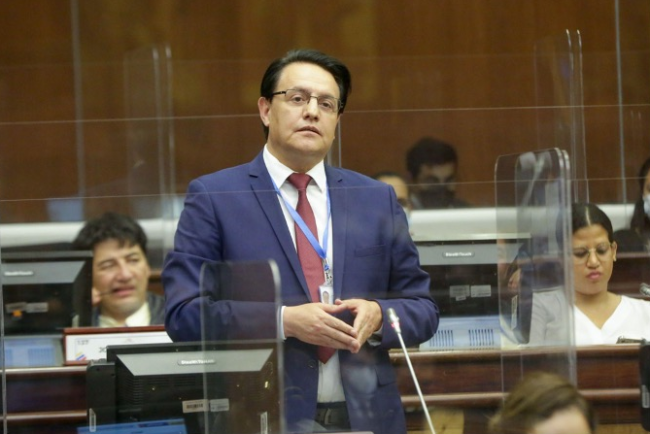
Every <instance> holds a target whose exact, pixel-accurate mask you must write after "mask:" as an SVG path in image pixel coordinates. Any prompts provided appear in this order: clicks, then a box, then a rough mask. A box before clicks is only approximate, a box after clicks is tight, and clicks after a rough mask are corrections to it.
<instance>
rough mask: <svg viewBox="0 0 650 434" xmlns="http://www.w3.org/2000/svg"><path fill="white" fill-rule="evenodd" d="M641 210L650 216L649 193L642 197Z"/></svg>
mask: <svg viewBox="0 0 650 434" xmlns="http://www.w3.org/2000/svg"><path fill="white" fill-rule="evenodd" d="M643 210H644V211H645V215H647V216H648V217H650V194H649V195H647V196H644V197H643Z"/></svg>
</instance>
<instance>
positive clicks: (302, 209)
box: [289, 173, 335, 363]
mask: <svg viewBox="0 0 650 434" xmlns="http://www.w3.org/2000/svg"><path fill="white" fill-rule="evenodd" d="M309 181H311V176H309V175H307V174H304V173H293V174H291V175H290V176H289V182H290V183H291V184H292V185H293V186H294V187H296V189H297V190H298V205H297V206H296V211H298V214H299V215H300V217H302V219H303V220H304V222H305V224H306V225H307V227H308V228H309V230H310V231H311V233H312V234H313V235H314V238H316V240H318V230H317V229H316V218H315V217H314V211H313V210H312V209H311V205H310V204H309V199H307V185H308V184H309ZM295 229H296V250H297V251H298V259H299V260H300V266H301V267H302V272H303V273H304V274H305V280H307V287H308V288H309V294H310V295H311V301H312V302H313V303H318V302H319V301H320V291H319V287H320V285H322V284H323V283H325V275H324V272H323V261H322V259H321V258H320V257H319V256H318V253H316V250H315V249H314V247H313V246H312V245H311V243H310V242H309V240H308V239H307V237H306V236H305V234H303V233H302V230H301V229H300V227H299V226H298V225H297V224H296V225H295ZM334 351H335V350H334V349H333V348H328V347H318V358H319V359H320V361H321V362H323V363H326V362H327V361H328V360H329V358H330V357H332V354H334Z"/></svg>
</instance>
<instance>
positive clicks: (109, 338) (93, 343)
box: [65, 331, 172, 362]
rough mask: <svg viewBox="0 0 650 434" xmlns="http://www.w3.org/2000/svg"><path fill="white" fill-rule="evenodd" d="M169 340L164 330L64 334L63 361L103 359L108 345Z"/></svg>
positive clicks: (156, 342)
mask: <svg viewBox="0 0 650 434" xmlns="http://www.w3.org/2000/svg"><path fill="white" fill-rule="evenodd" d="M171 341H172V340H171V338H170V337H169V335H167V332H165V331H156V332H135V333H129V332H122V333H89V334H85V335H84V334H71V335H67V336H66V345H65V361H66V362H87V361H89V360H98V359H105V358H106V347H107V346H109V345H135V344H162V343H169V342H171Z"/></svg>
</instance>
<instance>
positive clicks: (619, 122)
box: [0, 0, 650, 221]
mask: <svg viewBox="0 0 650 434" xmlns="http://www.w3.org/2000/svg"><path fill="white" fill-rule="evenodd" d="M71 4H75V3H70V2H69V1H67V0H32V1H30V2H10V3H3V4H2V5H0V32H1V36H2V38H0V156H2V158H1V159H0V160H1V161H0V185H2V191H0V199H4V200H8V199H34V198H38V199H42V198H48V197H55V196H71V195H75V194H76V193H77V192H78V191H79V190H80V188H79V185H78V182H79V181H78V179H79V178H78V177H79V176H81V179H84V180H85V182H86V186H87V187H88V188H90V189H91V191H102V190H101V187H102V186H104V185H107V184H110V185H112V186H113V187H114V189H113V190H112V191H113V193H114V194H126V192H127V191H128V190H127V189H124V188H126V187H119V185H120V181H122V182H121V184H122V185H125V183H124V182H123V181H124V179H125V178H126V177H127V176H128V173H129V170H131V168H129V163H128V161H127V162H126V163H125V155H124V154H125V147H128V146H129V141H128V137H127V133H126V128H125V122H124V121H125V119H124V118H125V116H126V110H125V81H124V57H125V53H128V52H130V51H132V50H135V49H140V48H142V47H148V46H152V45H159V46H160V45H167V46H168V47H169V48H170V50H171V53H172V70H173V75H172V79H171V82H170V86H171V89H172V92H173V93H172V101H173V112H172V116H173V126H174V141H175V149H176V152H175V161H176V173H177V177H176V181H177V183H176V186H175V190H176V191H178V192H183V191H184V190H185V186H186V185H187V183H188V182H189V180H190V179H192V178H194V177H196V176H198V175H200V174H203V173H207V172H211V171H214V170H218V169H220V168H223V167H227V166H230V165H233V164H238V163H242V162H245V161H247V160H249V159H250V158H251V157H252V156H254V155H255V154H256V153H257V152H258V151H259V149H261V146H262V144H263V135H262V133H261V129H260V124H259V120H258V119H257V108H256V100H257V98H258V94H259V81H260V79H261V76H262V73H263V71H264V69H265V68H266V66H267V65H268V63H269V62H270V60H272V59H273V58H275V57H278V56H280V55H282V54H283V53H284V52H286V51H287V50H288V49H290V48H294V47H314V48H318V49H322V50H323V51H325V52H328V53H330V54H332V55H335V56H337V57H339V58H341V59H342V60H344V61H345V62H346V63H347V64H348V65H349V66H350V68H351V70H352V73H353V93H352V95H351V99H350V102H349V105H348V107H347V108H346V113H345V114H344V117H343V120H342V134H343V136H342V137H343V153H342V161H343V164H344V166H345V167H348V168H350V169H353V170H357V171H360V172H363V173H367V174H372V173H374V172H376V171H378V170H383V169H391V170H397V171H400V172H404V171H405V167H404V156H405V153H406V150H407V149H408V147H409V146H410V144H411V143H413V142H415V141H416V140H417V139H418V138H419V137H421V136H423V135H432V136H436V137H440V138H443V139H445V140H448V141H449V142H451V143H453V144H454V145H455V146H456V147H457V148H458V151H459V155H460V161H461V165H462V166H461V168H460V179H461V180H462V182H463V183H464V184H463V185H461V186H460V187H459V193H462V195H463V196H465V197H466V198H467V199H468V200H470V202H472V203H476V204H488V203H489V200H488V199H486V198H487V197H489V196H491V195H489V194H486V191H488V192H489V187H488V185H489V184H490V182H492V177H493V165H494V161H495V159H496V156H498V155H500V154H505V153H513V152H521V151H525V150H530V149H536V148H543V147H548V146H549V145H553V146H561V147H566V143H564V142H563V139H562V140H559V141H558V140H557V137H558V134H557V130H558V128H557V126H556V124H554V123H553V122H554V120H555V119H557V116H558V112H561V111H562V110H565V111H566V110H567V109H566V108H564V109H562V108H557V107H552V105H553V104H554V102H555V103H558V102H562V103H564V98H563V97H562V98H560V97H558V94H557V92H556V90H554V89H553V88H549V86H548V83H542V82H541V81H540V80H541V79H540V76H541V75H540V72H541V71H540V70H539V69H536V58H535V47H536V45H537V44H539V43H540V41H543V40H545V38H549V37H555V38H562V36H563V35H564V34H565V32H566V30H567V29H569V30H573V31H575V30H577V31H579V32H580V35H581V38H582V53H583V75H582V78H583V88H584V96H583V98H584V104H585V105H586V107H585V110H584V119H585V124H584V126H585V140H586V144H587V162H586V165H587V168H588V175H589V177H590V178H592V177H593V178H594V179H595V180H601V181H595V182H596V183H597V184H599V188H598V191H594V192H593V200H597V201H603V202H608V201H611V202H616V201H620V200H624V199H626V198H628V199H629V197H630V196H634V195H635V194H636V193H635V187H630V185H627V186H625V183H623V182H620V178H626V177H627V178H630V177H631V175H630V174H631V173H632V174H633V173H635V172H636V169H637V166H638V165H639V164H640V161H642V160H643V159H645V157H646V156H647V155H650V149H648V146H647V138H648V135H649V134H650V133H649V132H648V122H647V117H648V107H647V106H648V103H649V102H650V86H649V85H648V83H647V77H648V76H649V75H650V36H649V35H650V32H648V29H649V28H650V5H649V4H648V3H647V2H644V1H640V0H629V1H626V2H618V4H619V8H620V9H619V16H620V22H619V23H618V24H619V25H618V29H619V31H620V34H619V35H617V33H616V31H617V23H616V15H615V12H616V9H615V4H616V2H614V1H613V0H568V1H563V2H548V1H545V0H502V1H500V2H498V4H495V3H493V2H485V1H484V0H435V1H430V0H414V1H410V2H407V3H404V2H382V1H376V0H358V1H349V0H332V1H329V2H324V3H323V2H318V1H315V0H308V1H298V0H287V1H283V2H273V3H269V2H266V1H263V0H239V1H234V2H214V1H211V0H191V1H190V0H142V1H138V2H133V1H129V0H97V1H93V2H78V3H76V4H78V5H79V10H78V11H75V12H76V14H77V15H76V16H78V20H79V21H78V23H79V27H78V28H73V16H75V14H73V13H72V11H71V10H70V6H71ZM25 29H28V30H25ZM25 31H28V32H29V37H26V35H25ZM77 37H78V39H75V38H77ZM73 42H74V43H73ZM75 46H77V47H78V48H79V52H78V53H75V52H74V51H73V47H75ZM618 46H620V52H618V53H617V51H616V50H617V47H618ZM75 54H78V55H79V57H78V60H79V63H78V64H74V62H73V60H74V59H75ZM619 60H620V63H619ZM619 68H620V70H621V72H622V74H621V76H620V77H619V75H618V71H619ZM540 84H541V88H540ZM75 86H77V87H76V88H75ZM619 91H620V92H619ZM560 100H561V101H560ZM549 101H550V102H549ZM621 103H623V105H621ZM548 104H550V105H551V106H548ZM77 114H80V116H79V117H77ZM560 116H562V115H560ZM21 123H25V125H24V126H25V128H22V127H21ZM55 124H56V125H55ZM58 124H61V125H58ZM621 131H622V133H621ZM80 151H82V152H83V159H82V164H78V161H77V154H78V152H80ZM32 152H36V154H37V155H36V156H34V157H30V153H32ZM39 159H40V160H41V161H45V160H47V161H48V162H49V164H45V163H42V164H40V163H33V161H38V160H39ZM30 162H31V163H30ZM34 168H36V170H37V172H38V173H37V174H36V175H37V176H35V173H34ZM606 178H608V179H618V181H617V182H610V183H606V182H604V181H602V180H603V179H606ZM53 179H55V180H56V181H55V182H51V181H50V180H53ZM43 181H45V182H43ZM478 186H480V188H479V187H478ZM120 188H123V189H122V190H120ZM93 189H95V190H93ZM36 208H37V209H31V210H30V212H29V213H22V212H21V213H19V214H20V216H21V217H20V218H21V219H22V218H24V215H25V214H27V217H26V218H27V220H30V221H38V220H44V219H47V215H46V211H45V209H44V208H43V207H40V208H41V209H40V210H39V209H38V208H39V207H36Z"/></svg>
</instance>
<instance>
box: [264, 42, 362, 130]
mask: <svg viewBox="0 0 650 434" xmlns="http://www.w3.org/2000/svg"><path fill="white" fill-rule="evenodd" d="M297 62H302V63H311V64H314V65H316V66H320V67H321V68H323V69H324V70H325V71H327V72H329V73H330V74H332V76H333V77H334V80H335V81H336V84H338V86H339V93H340V96H339V99H340V100H341V109H340V110H339V114H340V113H343V110H344V109H345V104H346V103H347V100H348V95H349V93H350V91H351V90H352V78H351V76H350V71H349V70H348V67H347V66H345V65H344V64H343V63H342V62H341V61H340V60H338V59H335V58H334V57H331V56H328V55H327V54H325V53H322V52H320V51H318V50H312V49H298V50H291V51H289V52H288V53H287V54H286V55H285V56H284V57H281V58H279V59H275V60H274V61H273V62H272V63H271V64H270V65H269V67H268V68H267V69H266V72H265V73H264V76H263V77H262V84H261V86H260V96H262V97H263V98H266V99H267V100H269V101H271V99H272V98H273V92H275V91H277V90H284V89H276V88H275V87H276V86H277V84H278V80H279V79H280V74H282V71H283V70H284V68H286V67H287V66H289V65H290V64H292V63H297ZM268 135H269V129H268V127H266V126H264V136H265V137H267V138H268Z"/></svg>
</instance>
